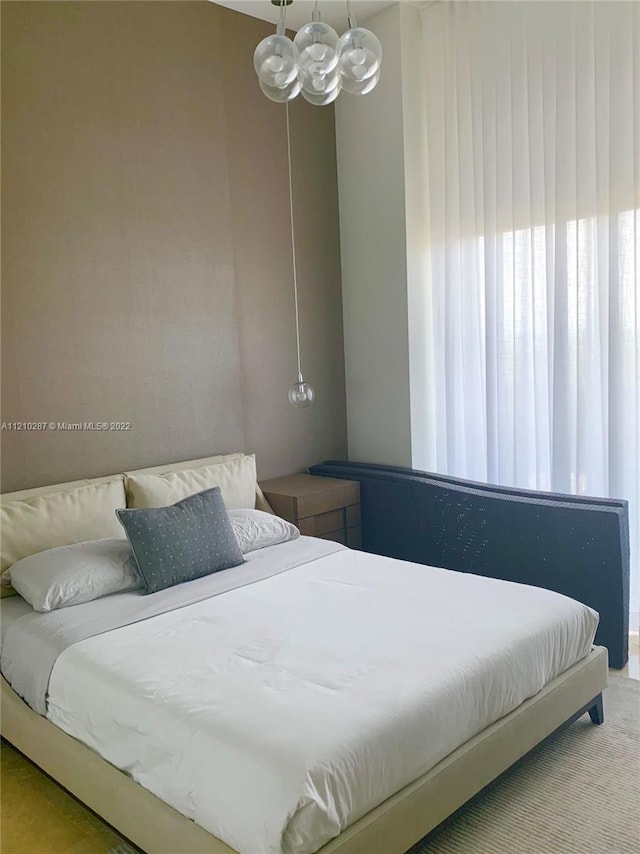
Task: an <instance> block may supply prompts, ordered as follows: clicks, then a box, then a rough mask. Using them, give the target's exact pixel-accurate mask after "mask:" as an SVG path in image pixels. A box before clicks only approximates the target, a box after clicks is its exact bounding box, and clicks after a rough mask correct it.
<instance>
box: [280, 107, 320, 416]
mask: <svg viewBox="0 0 640 854" xmlns="http://www.w3.org/2000/svg"><path fill="white" fill-rule="evenodd" d="M285 113H286V117H287V165H288V167H289V217H290V221H291V257H292V260H293V300H294V306H295V315H296V353H297V357H298V379H297V381H296V382H295V383H294V384H293V385H292V386H291V388H290V389H289V403H290V404H291V405H292V406H295V407H296V408H297V409H305V408H306V407H307V406H311V404H312V403H313V401H314V399H315V396H316V393H315V391H314V390H313V386H310V385H309V383H308V382H306V381H305V379H304V377H303V376H302V367H301V361H300V316H299V312H298V269H297V262H296V233H295V228H294V221H293V180H292V173H291V127H290V123H289V104H288V103H285Z"/></svg>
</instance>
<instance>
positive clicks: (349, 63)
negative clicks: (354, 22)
mask: <svg viewBox="0 0 640 854" xmlns="http://www.w3.org/2000/svg"><path fill="white" fill-rule="evenodd" d="M339 52H340V70H341V71H342V74H343V76H344V77H349V78H351V79H352V80H357V81H361V80H366V79H367V78H368V77H372V76H373V75H374V74H375V73H376V71H377V70H378V69H379V68H380V63H381V62H382V45H381V44H380V39H379V38H378V37H377V36H376V35H375V33H372V32H371V30H366V29H365V28H364V27H354V29H352V30H347V32H346V33H345V34H344V35H343V36H342V38H341V39H340V42H339Z"/></svg>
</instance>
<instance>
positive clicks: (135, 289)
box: [2, 2, 346, 491]
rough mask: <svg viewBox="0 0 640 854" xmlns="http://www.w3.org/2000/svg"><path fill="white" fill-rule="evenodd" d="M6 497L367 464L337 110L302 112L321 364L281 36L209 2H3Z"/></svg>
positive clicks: (303, 192)
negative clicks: (203, 461) (208, 466)
mask: <svg viewBox="0 0 640 854" xmlns="http://www.w3.org/2000/svg"><path fill="white" fill-rule="evenodd" d="M2 19H3V20H2V54H3V56H2V63H3V69H2V71H3V96H4V104H3V139H2V145H3V150H2V153H3V164H2V165H3V188H2V189H3V194H2V206H3V210H2V214H3V259H2V267H3V269H2V358H3V361H2V421H3V422H21V421H44V422H49V421H54V422H58V421H64V422H84V421H92V422H100V421H106V422H112V421H120V422H131V430H130V431H128V432H62V431H57V432H52V431H49V430H46V431H38V432H26V431H21V432H11V431H8V430H6V429H5V430H4V431H3V432H2V478H3V480H2V488H3V489H4V490H5V491H7V490H14V489H18V488H23V487H28V486H36V485H40V484H44V483H50V482H56V481H61V480H65V479H73V478H77V477H82V476H92V475H100V474H103V473H108V472H111V471H119V470H122V469H124V468H131V467H139V466H144V465H151V464H154V463H161V462H165V461H171V460H180V459H188V458H192V457H197V456H204V455H208V454H212V453H215V452H225V451H232V450H246V451H255V452H256V453H257V455H258V465H259V473H260V476H261V477H270V476H274V475H278V474H284V473H286V472H290V471H294V470H298V469H301V468H304V467H305V466H307V465H309V464H311V463H313V462H315V461H317V460H320V459H322V458H325V457H328V456H335V455H337V456H342V455H344V453H345V447H346V424H345V401H344V362H343V342H342V316H341V298H340V260H339V243H338V212H337V189H336V165H335V137H334V116H333V109H332V108H331V107H329V108H313V107H309V106H308V105H307V104H306V103H304V102H303V101H302V100H301V99H297V101H296V102H295V103H294V104H293V105H292V107H291V121H292V134H293V158H294V186H295V205H296V210H297V242H298V251H299V283H300V308H301V335H302V346H303V367H304V370H305V374H306V375H308V379H309V380H310V381H311V382H312V383H313V384H314V385H315V387H316V391H317V393H318V399H317V403H316V404H314V406H313V407H311V408H310V409H308V410H302V411H298V410H295V409H293V408H292V407H291V406H290V405H289V403H288V401H287V389H288V387H289V385H290V384H291V383H292V382H293V380H294V379H295V370H296V366H295V331H294V314H293V293H292V284H291V282H292V277H291V253H290V237H289V225H288V205H287V202H288V198H287V171H286V170H287V166H286V141H285V117H284V108H283V107H281V106H279V105H275V104H272V103H271V102H269V101H268V100H267V99H266V98H265V97H264V96H263V95H262V94H261V92H260V91H259V88H258V85H257V81H256V78H255V75H254V73H253V66H252V55H253V50H254V47H255V45H256V44H257V43H258V41H259V40H260V39H261V38H263V37H264V36H265V35H266V34H267V33H269V32H271V31H272V29H273V28H272V27H270V26H269V25H267V24H265V23H263V22H261V21H257V20H255V19H253V18H249V17H246V16H244V15H240V14H238V13H235V12H231V11H229V10H227V9H223V8H221V7H218V6H215V5H214V4H212V3H207V2H158V3H156V2H145V3H137V2H108V3H103V2H51V3H50V2H44V3H39V2H11V3H3V4H2Z"/></svg>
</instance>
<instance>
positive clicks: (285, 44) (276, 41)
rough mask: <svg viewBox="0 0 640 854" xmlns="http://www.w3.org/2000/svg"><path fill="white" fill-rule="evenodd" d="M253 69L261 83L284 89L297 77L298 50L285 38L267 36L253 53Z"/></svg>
mask: <svg viewBox="0 0 640 854" xmlns="http://www.w3.org/2000/svg"><path fill="white" fill-rule="evenodd" d="M253 67H254V68H255V70H256V74H257V75H258V78H259V79H260V82H261V83H264V84H265V85H266V86H271V87H272V88H274V89H284V88H285V87H287V86H289V85H290V84H291V83H292V82H293V81H294V80H295V79H296V77H297V76H298V48H297V47H296V46H295V45H294V43H293V42H292V41H291V39H289V38H287V37H286V36H280V35H277V34H276V35H273V36H267V38H266V39H262V41H261V42H260V44H259V45H258V47H257V48H256V49H255V51H254V54H253Z"/></svg>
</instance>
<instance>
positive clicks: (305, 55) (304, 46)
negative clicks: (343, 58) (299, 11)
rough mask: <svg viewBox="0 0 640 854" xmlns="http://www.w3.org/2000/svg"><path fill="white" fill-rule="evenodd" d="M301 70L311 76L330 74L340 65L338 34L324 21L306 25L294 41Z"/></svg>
mask: <svg viewBox="0 0 640 854" xmlns="http://www.w3.org/2000/svg"><path fill="white" fill-rule="evenodd" d="M293 43H294V45H295V46H296V48H297V49H298V51H299V54H300V58H299V60H298V62H299V65H300V68H301V69H302V70H303V71H308V72H309V73H310V74H328V73H329V72H330V71H333V69H334V68H335V67H336V66H337V64H338V34H337V32H336V31H335V30H334V29H333V27H330V26H329V25H328V24H323V23H322V21H312V22H311V23H310V24H305V25H304V27H301V28H300V29H299V30H298V32H297V33H296V37H295V39H294V40H293Z"/></svg>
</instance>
